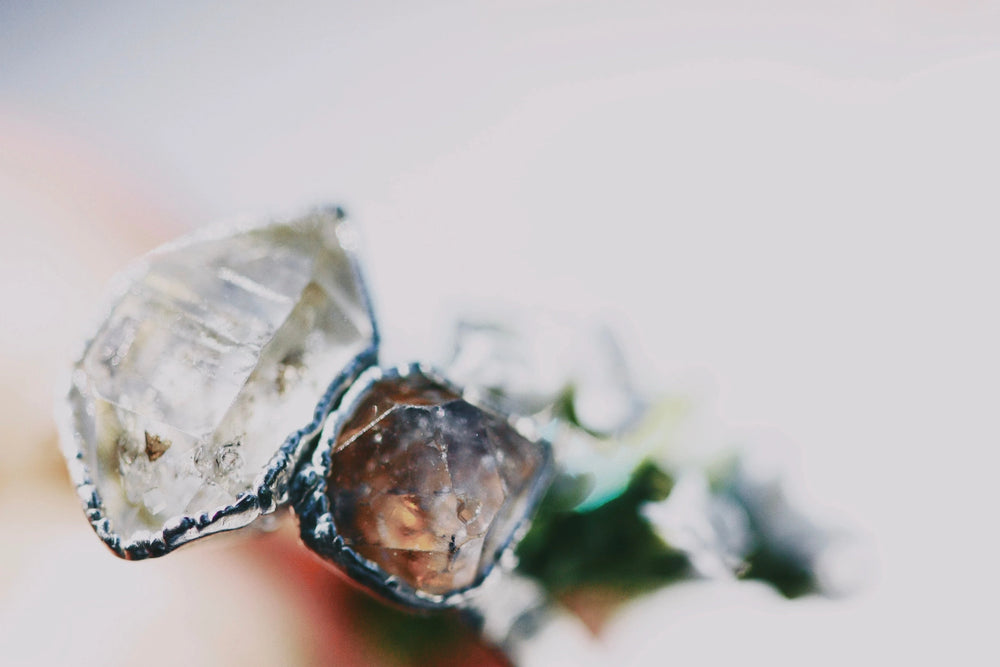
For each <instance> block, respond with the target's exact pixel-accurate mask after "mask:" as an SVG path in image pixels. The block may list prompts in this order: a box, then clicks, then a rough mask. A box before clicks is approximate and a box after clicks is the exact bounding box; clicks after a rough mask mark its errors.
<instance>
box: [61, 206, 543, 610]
mask: <svg viewBox="0 0 1000 667" xmlns="http://www.w3.org/2000/svg"><path fill="white" fill-rule="evenodd" d="M378 349H379V335H378V327H377V325H376V320H375V316H374V311H373V308H372V303H371V300H370V298H369V294H368V290H367V288H366V285H365V281H364V278H363V275H362V271H361V266H360V263H359V260H358V257H357V240H356V234H355V230H354V229H353V228H352V227H351V224H350V222H349V221H348V220H346V219H345V216H344V214H343V211H342V210H341V209H339V208H336V207H334V208H323V209H317V210H313V211H311V212H309V213H307V214H305V215H302V216H298V217H293V218H289V219H281V220H274V221H269V222H266V223H264V224H252V223H251V224H243V223H237V224H232V225H227V226H223V227H219V228H212V229H208V230H206V231H202V232H197V233H194V234H192V235H190V236H188V237H186V238H184V239H181V240H179V241H177V242H174V243H170V244H168V245H166V246H163V247H161V248H159V249H157V250H155V251H153V252H152V253H150V254H148V255H147V256H145V257H144V258H142V259H140V260H138V261H137V262H136V263H134V264H133V265H132V266H131V267H130V268H129V269H127V270H126V271H125V272H124V273H123V274H122V275H121V276H119V277H118V278H117V279H116V281H115V282H114V284H113V287H112V289H111V290H110V292H109V296H108V299H107V304H106V306H105V307H104V308H103V309H102V311H101V313H100V316H99V318H98V320H97V322H96V323H95V325H94V326H93V327H92V328H91V330H90V332H89V335H88V336H87V337H86V340H85V342H84V344H83V345H82V347H81V348H80V350H79V353H78V355H77V357H76V360H75V362H74V364H73V366H72V370H71V373H70V378H69V380H68V382H67V388H66V392H65V400H63V401H61V405H60V408H59V409H60V412H61V415H60V416H61V420H60V421H61V428H62V437H61V442H62V446H63V450H64V453H65V455H66V459H67V462H68V465H69V469H70V472H71V474H72V478H73V480H74V482H75V484H76V486H77V490H78V493H79V495H80V498H81V500H82V502H83V505H84V508H85V512H86V515H87V518H88V519H89V520H90V523H91V525H92V526H93V528H94V530H95V531H96V533H97V535H98V537H100V538H101V539H102V540H103V541H104V543H105V544H106V545H107V546H108V547H109V548H110V549H111V550H112V551H113V552H114V553H116V554H117V555H118V556H121V557H122V558H126V559H129V560H136V559H143V558H149V557H158V556H162V555H165V554H167V553H169V552H171V551H173V550H174V549H176V548H177V547H180V546H182V545H184V544H187V543H188V542H192V541H195V540H198V539H200V538H202V537H204V536H207V535H210V534H213V533H217V532H222V531H230V530H234V529H238V528H242V527H244V526H247V525H249V524H251V523H253V522H254V521H256V520H257V519H258V518H259V517H261V516H262V515H266V514H269V513H272V512H274V511H275V510H276V509H277V508H279V507H282V506H292V507H293V508H294V510H295V512H296V513H297V514H298V518H299V522H300V528H301V535H302V538H303V541H304V542H305V544H306V545H307V546H308V547H309V548H310V549H312V550H313V551H314V552H316V553H317V554H318V555H319V556H320V557H322V558H323V559H325V560H327V561H328V562H330V563H331V564H332V565H334V566H335V567H337V568H338V569H340V570H341V571H342V572H343V573H345V574H346V575H347V576H349V577H350V578H351V579H352V580H354V581H355V582H357V583H359V584H361V585H363V586H365V587H367V588H368V589H369V590H370V591H372V592H374V593H376V594H377V595H379V596H382V597H384V598H388V599H390V600H391V601H393V602H396V603H398V604H401V605H404V606H407V607H410V608H413V609H433V608H442V607H455V606H460V605H463V604H464V603H465V602H466V596H467V595H468V594H469V592H470V591H474V590H476V589H477V587H479V586H480V585H481V584H482V583H483V582H484V581H485V580H486V579H487V578H488V577H489V576H490V574H491V572H492V571H494V570H495V566H496V564H497V563H498V562H500V561H501V560H502V558H503V556H504V554H505V553H509V552H510V550H511V549H512V548H513V546H514V545H515V543H516V542H517V539H518V537H519V535H521V534H522V533H523V530H524V528H525V526H526V524H527V522H528V521H529V519H530V517H531V515H532V512H533V509H534V507H535V505H536V504H537V502H538V501H539V499H540V497H541V495H542V493H543V492H544V490H545V487H546V484H547V482H548V480H549V479H550V478H551V474H552V468H553V464H552V456H551V451H550V447H549V445H548V444H547V443H546V442H545V441H544V440H542V439H540V438H539V437H538V436H537V434H536V433H532V432H531V429H530V425H526V424H525V422H524V420H520V421H518V420H515V419H513V418H511V417H510V416H509V415H505V414H503V413H502V412H500V411H498V410H497V409H496V408H495V406H489V405H485V404H482V403H481V402H480V401H478V400H476V399H474V398H473V397H472V396H470V395H468V393H467V392H463V390H462V389H461V388H460V387H458V386H455V385H454V384H452V383H451V382H449V381H448V380H447V379H446V378H444V377H442V376H441V375H440V374H439V373H436V372H435V371H433V370H431V369H429V368H427V367H425V366H422V365H418V364H413V365H409V366H404V367H399V368H382V367H380V366H379V363H378Z"/></svg>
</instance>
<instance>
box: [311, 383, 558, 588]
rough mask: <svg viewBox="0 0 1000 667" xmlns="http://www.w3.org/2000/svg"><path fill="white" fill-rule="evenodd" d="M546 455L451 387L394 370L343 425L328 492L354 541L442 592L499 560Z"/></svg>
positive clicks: (386, 565) (381, 562) (389, 567)
mask: <svg viewBox="0 0 1000 667" xmlns="http://www.w3.org/2000/svg"><path fill="white" fill-rule="evenodd" d="M544 461H545V453H544V451H543V450H542V448H541V447H540V446H539V445H536V444H535V443H532V442H530V441H528V440H526V439H525V438H523V437H522V436H521V435H519V434H518V433H517V432H516V431H515V430H514V429H513V428H512V427H511V426H510V425H509V424H508V423H507V422H506V421H504V420H503V419H501V418H499V417H497V416H495V415H493V414H490V413H487V412H485V411H483V410H481V409H479V408H477V407H475V406H473V405H471V404H470V403H467V402H466V401H463V400H462V399H461V398H459V397H458V396H457V395H456V394H455V393H453V392H452V391H450V390H449V389H447V388H445V387H443V386H441V385H439V384H436V383H434V382H432V381H430V380H428V379H426V378H424V377H420V376H410V377H405V378H400V379H386V380H382V381H379V382H377V383H375V384H374V385H373V386H372V387H371V389H370V390H369V391H368V392H367V394H366V396H365V397H364V398H363V399H362V400H361V402H360V403H359V404H358V406H357V408H356V409H355V411H354V415H353V416H352V417H351V418H350V419H349V420H348V421H347V422H346V423H345V424H344V426H343V428H342V429H341V431H340V433H339V435H338V437H337V440H336V443H335V445H334V447H333V451H332V454H331V464H330V477H329V480H328V481H329V484H328V486H327V489H328V491H327V493H328V494H329V497H330V501H331V506H332V512H333V518H334V524H335V525H336V527H337V532H338V533H339V534H340V535H341V536H342V537H343V539H344V541H345V543H346V544H347V545H348V546H349V547H351V548H352V549H353V550H354V551H355V552H356V553H358V554H360V555H361V556H363V557H364V558H366V559H368V560H369V561H371V562H373V563H375V564H376V565H378V566H379V567H381V568H382V569H383V570H385V571H386V572H387V573H389V574H391V575H395V576H397V577H399V578H400V579H401V580H403V581H405V582H406V583H408V584H410V586H412V587H413V588H414V589H416V590H419V591H423V592H426V593H432V594H438V595H441V594H447V593H450V592H452V591H457V590H460V589H463V588H467V587H469V586H471V585H473V584H475V583H476V582H477V580H478V579H479V578H480V577H481V576H482V575H484V574H485V573H486V572H487V571H488V570H489V569H490V567H491V566H492V565H493V563H494V562H495V559H496V557H497V555H498V554H499V552H500V551H501V550H502V549H503V548H504V547H505V546H506V545H507V544H508V543H509V542H510V539H511V537H512V535H513V533H514V531H515V529H516V528H517V526H518V525H519V524H520V523H521V520H522V519H523V518H524V516H525V514H526V513H527V512H528V511H529V509H530V504H531V502H532V501H533V500H534V496H535V495H536V494H535V493H534V492H535V490H536V489H535V487H536V486H537V484H536V481H537V480H538V478H539V476H540V474H541V472H542V469H543V464H544Z"/></svg>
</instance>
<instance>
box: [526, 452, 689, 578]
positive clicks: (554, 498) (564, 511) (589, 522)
mask: <svg viewBox="0 0 1000 667" xmlns="http://www.w3.org/2000/svg"><path fill="white" fill-rule="evenodd" d="M672 486H673V480H671V479H670V477H669V476H668V475H667V474H666V473H664V472H663V471H662V470H660V469H659V468H658V467H656V466H655V465H653V464H652V463H644V464H643V465H641V466H639V467H638V468H637V469H636V471H635V472H634V473H633V475H632V479H631V481H630V482H629V485H628V487H627V488H626V489H625V491H624V492H623V493H622V494H621V495H620V496H618V497H616V498H614V499H612V500H610V501H608V502H607V503H605V504H603V505H601V506H599V507H596V508H594V509H591V510H589V511H586V512H575V511H573V507H574V506H575V505H576V504H577V503H578V502H579V500H580V499H581V498H582V497H584V496H585V495H586V493H585V491H586V481H585V480H581V479H574V478H568V477H562V478H559V479H558V480H557V481H556V482H555V483H554V484H553V485H552V487H551V488H550V490H549V492H548V494H547V495H546V497H545V498H544V499H543V501H542V504H541V507H540V508H539V511H538V513H537V514H536V516H535V519H534V522H533V524H532V528H531V531H530V532H529V533H528V535H527V536H526V537H525V538H524V540H523V541H522V542H521V543H520V545H519V546H518V548H517V555H518V560H519V565H518V569H519V571H520V572H522V573H523V574H526V575H528V576H531V577H534V578H535V579H537V580H539V581H540V582H541V583H542V584H543V585H544V586H545V587H546V588H547V589H548V590H549V591H550V592H551V593H555V594H558V593H561V592H566V591H569V590H572V589H575V588H581V587H585V586H589V585H601V586H613V587H618V588H620V589H622V591H623V592H624V593H638V592H642V591H648V590H652V589H654V588H657V587H659V586H662V585H664V584H667V583H669V582H671V581H674V580H676V579H678V578H680V577H682V576H684V575H685V574H686V573H687V571H688V561H687V558H686V557H685V556H684V555H683V554H682V553H681V552H679V551H676V550H674V549H671V548H670V547H669V546H668V545H667V544H665V543H664V542H663V540H662V539H660V537H659V536H658V535H657V534H656V532H655V531H654V530H653V528H652V527H651V526H650V525H649V523H648V522H647V521H646V519H645V518H644V517H643V516H642V514H641V512H640V509H641V507H642V505H643V504H645V503H647V502H651V501H657V500H663V499H664V498H666V497H667V495H668V494H669V493H670V489H671V487H672Z"/></svg>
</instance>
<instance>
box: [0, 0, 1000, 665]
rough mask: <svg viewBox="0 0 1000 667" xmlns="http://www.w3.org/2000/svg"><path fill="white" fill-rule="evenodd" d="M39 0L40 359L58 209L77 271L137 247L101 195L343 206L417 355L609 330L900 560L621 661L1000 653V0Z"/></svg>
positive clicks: (749, 608) (15, 288) (647, 610)
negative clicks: (103, 252)
mask: <svg viewBox="0 0 1000 667" xmlns="http://www.w3.org/2000/svg"><path fill="white" fill-rule="evenodd" d="M18 4H19V5H20V6H17V5H16V4H15V3H0V129H2V130H3V132H0V136H2V137H4V138H5V139H6V141H7V142H8V144H7V146H6V147H4V146H3V145H0V167H2V168H0V174H2V177H3V180H0V205H2V207H0V212H2V213H3V219H0V232H2V234H3V236H2V240H3V246H4V247H3V248H2V249H0V258H2V266H3V269H2V271H3V275H2V277H3V283H4V284H3V287H2V288H0V289H2V292H0V294H2V295H3V298H4V305H5V307H6V309H7V310H8V312H10V311H11V310H13V313H14V316H12V317H11V318H10V320H9V321H8V324H7V325H5V326H4V343H5V344H7V345H11V344H18V345H23V346H25V350H26V352H25V354H26V355H28V356H27V357H25V358H27V359H33V358H35V357H37V358H42V357H44V356H48V355H50V352H51V350H50V347H51V346H52V345H53V344H55V342H60V344H61V342H62V341H61V337H60V335H57V334H55V333H53V326H54V324H55V323H56V322H57V321H59V320H61V319H62V318H68V316H67V315H66V313H67V312H69V313H71V314H72V315H73V317H76V316H77V315H79V314H80V313H79V312H77V311H79V310H81V308H82V307H80V306H78V305H77V304H76V303H72V304H68V305H67V306H66V308H65V309H63V310H62V311H60V313H56V311H55V310H54V309H53V308H51V305H50V304H45V303H44V302H40V301H39V299H44V289H45V288H44V285H45V284H46V280H48V279H49V278H48V277H47V275H48V273H49V272H50V270H52V267H50V266H48V265H46V264H45V262H46V261H48V260H46V259H41V260H36V259H35V257H36V255H31V253H32V252H35V251H37V250H38V248H36V247H35V245H34V244H37V243H40V242H39V241H38V240H37V237H36V236H35V233H36V231H37V230H38V229H44V228H45V225H46V224H48V222H49V218H47V215H49V213H47V212H50V211H51V210H52V209H53V208H55V209H58V214H59V215H60V216H61V217H62V219H67V218H69V219H73V212H72V211H67V210H66V207H68V206H69V204H60V203H59V202H66V201H68V202H74V205H75V206H79V207H80V208H78V209H77V210H78V211H79V217H78V225H77V228H76V231H75V232H74V235H75V236H74V238H77V237H79V238H78V242H79V244H80V245H79V246H78V248H79V250H78V251H77V252H78V253H83V252H85V249H86V248H88V247H90V246H100V245H104V244H106V243H111V244H113V243H116V242H117V241H115V240H114V238H105V237H101V238H97V239H94V238H92V235H90V234H89V233H88V229H91V228H92V220H94V219H97V218H99V217H100V215H101V211H102V210H103V209H102V208H101V206H102V204H100V202H98V201H97V195H94V196H93V197H91V196H90V195H89V194H88V193H89V192H90V190H88V188H90V187H94V190H95V191H97V190H100V189H101V188H103V189H104V190H112V191H113V192H114V193H115V196H117V197H118V198H119V199H120V200H121V201H124V202H126V204H125V205H120V206H118V207H117V209H116V210H125V211H128V212H132V213H133V214H134V218H132V219H123V220H117V221H116V222H115V223H114V224H116V225H118V226H119V229H120V230H121V233H122V234H124V235H127V234H128V233H129V232H128V228H129V227H130V226H147V227H149V228H150V230H152V231H150V232H149V234H150V235H152V236H156V235H157V234H160V235H162V236H169V235H171V234H169V233H166V232H161V231H159V230H161V229H162V228H163V225H164V221H166V224H167V225H168V226H169V225H176V226H177V227H184V226H191V225H197V224H203V223H207V222H212V221H215V220H217V219H219V218H225V217H229V216H233V215H236V214H243V213H250V214H257V215H259V214H261V213H266V212H271V211H288V210H296V209H299V208H301V207H303V206H305V205H310V204H313V203H317V202H326V201H336V202H341V203H344V204H345V205H346V206H347V207H348V209H349V211H350V213H351V214H352V217H354V218H355V219H356V220H358V221H359V222H360V223H361V224H362V226H363V233H364V238H365V246H366V249H367V252H366V256H367V260H368V265H369V273H370V275H371V279H372V283H373V290H374V292H375V294H376V299H377V307H378V310H379V312H380V314H381V316H382V319H383V321H384V328H385V331H386V338H387V340H386V343H387V345H388V346H389V349H390V350H392V354H393V355H394V356H398V357H401V358H402V357H414V356H415V357H420V356H426V355H428V354H431V353H436V352H437V351H438V347H436V346H437V345H438V344H439V341H437V340H435V339H434V334H435V333H436V332H439V331H441V325H440V321H441V318H442V317H444V316H447V313H449V312H450V309H453V308H455V307H458V306H460V305H461V304H463V303H465V304H468V303H473V304H482V303H486V302H498V303H502V304H506V305H510V304H528V305H550V306H554V307H557V308H559V309H561V310H565V311H569V312H572V313H581V314H583V315H586V316H595V317H601V318H605V319H610V320H612V321H613V322H614V323H615V324H616V327H617V328H618V329H619V330H620V331H621V333H622V334H623V335H624V336H625V339H626V340H627V341H628V342H629V347H630V351H631V352H632V357H633V358H634V359H636V360H638V361H639V362H641V363H642V364H643V366H644V367H645V369H646V370H645V376H646V377H647V380H648V379H649V378H653V380H652V381H654V382H660V383H661V384H662V385H663V386H666V387H672V386H673V387H684V388H687V389H691V388H693V389H692V390H694V391H696V395H697V396H698V400H699V401H701V402H702V404H703V405H704V406H706V407H705V410H706V412H708V413H709V414H710V417H709V419H710V420H711V421H713V422H714V423H718V424H722V425H724V427H725V428H726V429H728V432H729V433H731V434H732V437H733V438H734V439H740V438H743V437H748V438H764V439H772V440H780V441H787V442H791V443H793V444H794V446H795V451H796V452H797V457H796V462H797V463H796V466H795V467H796V468H797V470H798V471H799V474H800V475H801V476H802V479H803V480H804V483H805V487H806V488H807V489H808V490H809V492H810V494H811V495H812V496H813V497H814V499H815V500H816V501H817V502H818V503H819V505H820V506H821V507H823V508H824V509H825V510H827V511H829V512H830V513H831V514H832V515H835V516H846V517H848V518H850V519H851V520H853V521H854V522H856V523H857V524H858V525H860V526H861V527H862V528H863V530H864V531H866V532H867V533H868V534H870V535H871V536H872V538H873V540H874V543H875V544H876V545H877V551H878V568H877V569H878V572H879V574H878V577H877V583H876V584H875V585H874V587H873V588H872V589H871V590H870V591H869V592H868V593H867V594H864V595H862V596H860V597H858V598H854V599H851V600H847V601H843V602H837V603H830V602H826V601H819V600H811V601H805V602H795V603H785V602H783V601H780V600H777V599H775V598H773V597H772V596H771V595H770V594H769V593H768V592H767V591H765V590H763V589H759V588H756V587H754V586H752V585H749V584H748V585H746V586H742V587H731V586H726V585H720V586H709V587H706V586H691V587H684V588H671V589H668V591H667V592H666V593H664V594H661V595H656V596H652V597H649V598H646V599H644V600H643V601H641V602H640V603H639V604H638V605H636V606H634V607H632V608H630V609H629V610H627V611H626V612H625V614H624V615H623V616H622V617H621V618H620V619H618V621H616V622H615V624H613V625H612V627H611V628H609V631H608V633H607V636H606V638H605V645H604V646H603V647H602V648H600V649H595V650H600V651H604V652H603V653H600V654H599V655H600V658H599V661H609V660H611V659H612V657H613V659H614V660H615V661H617V662H619V663H621V664H633V663H634V664H656V663H658V662H660V661H661V660H662V662H663V663H667V662H680V663H681V664H722V662H723V661H733V662H735V661H737V660H739V661H740V662H748V663H750V664H764V663H765V662H771V663H773V664H781V665H799V664H831V665H841V664H847V663H849V662H851V663H854V664H877V663H886V662H891V663H893V664H901V663H903V662H909V663H912V664H946V663H947V664H963V665H964V664H996V662H995V661H996V660H997V651H996V641H995V639H994V638H992V635H993V633H994V632H995V625H996V623H995V621H996V611H995V605H996V599H997V598H996V596H997V592H998V588H997V577H996V574H995V570H996V566H995V559H996V556H997V553H998V552H997V539H996V535H995V531H996V528H997V521H996V518H995V514H994V511H995V509H996V507H997V502H996V494H995V493H994V491H993V487H994V485H995V483H996V465H997V463H998V456H997V453H996V451H997V446H998V445H1000V438H998V430H1000V429H998V428H997V419H996V414H997V412H996V410H997V408H996V406H997V404H998V398H1000V381H998V377H1000V354H998V352H997V342H998V340H1000V318H998V313H997V286H998V279H1000V269H998V262H997V254H998V239H1000V235H998V234H997V232H996V228H997V225H998V223H1000V190H998V177H1000V157H998V156H1000V130H998V121H997V119H998V118H1000V94H998V85H1000V45H998V35H1000V20H998V13H997V11H995V10H994V9H993V8H992V7H991V6H990V3H974V2H943V1H938V2H935V1H932V0H925V1H924V2H916V3H912V2H886V1H882V2H854V1H841V2H830V3H822V4H818V5H814V6H810V7H807V6H805V4H804V3H799V2H777V1H771V2H762V3H741V2H735V1H723V0H717V1H710V2H691V3H677V2H666V3H639V2H615V3H597V2H569V1H561V0H547V1H541V2H525V1H511V2H489V3H434V4H420V5H419V6H418V3H401V2H400V3H388V2H368V3H330V4H327V3H315V4H312V3H300V4H299V5H297V6H296V5H295V4H294V3H280V4H279V3H274V4H273V5H271V6H264V5H263V3H260V6H256V5H257V4H258V3H241V4H240V5H239V7H238V8H237V6H236V5H233V6H231V7H229V8H220V7H217V6H214V5H212V6H209V5H207V4H206V3H171V5H169V6H168V5H164V6H163V7H161V8H159V9H156V10H153V9H138V8H136V7H135V6H133V5H134V3H121V4H119V5H117V6H114V5H113V4H112V3H104V5H103V6H102V7H101V8H95V7H91V6H89V5H90V4H91V3H72V2H71V3H59V4H57V3H49V2H38V3H18ZM53 146H57V147H58V149H57V148H53ZM36 147H40V148H38V149H37V150H36ZM67 147H69V148H67ZM46 150H50V151H55V152H57V153H58V154H59V155H61V156H62V157H61V158H60V159H59V160H57V161H56V162H58V164H59V165H60V166H61V168H63V169H65V171H66V172H72V171H74V170H76V171H77V172H82V173H84V174H85V175H86V176H85V177H84V178H82V179H81V178H76V179H75V180H74V183H76V184H77V185H75V186H74V187H77V188H79V191H74V192H72V193H70V194H67V193H66V192H64V191H61V190H60V184H61V183H63V182H64V181H65V180H68V177H66V176H65V174H61V172H60V173H54V172H52V171H50V170H47V169H48V167H45V168H43V167H38V166H37V165H38V164H41V163H42V162H36V160H38V161H42V160H43V158H44V155H43V153H44V152H45V151H46ZM3 154H5V155H6V157H3ZM40 155H41V157H39V156H40ZM52 163H53V162H52V161H51V160H50V161H49V162H47V163H45V164H47V165H49V166H51V164H52ZM88 179H89V180H88ZM95 184H96V185H95ZM38 202H43V205H39V204H38ZM53 202H55V203H53ZM59 206H63V208H62V209H59ZM151 220H155V222H150V221H151ZM32 230H36V231H32ZM95 233H96V232H95ZM101 233H102V234H103V233H105V232H101ZM76 242H77V241H74V243H76ZM41 243H44V241H42V242H41ZM37 257H42V258H44V257H49V256H48V255H46V254H45V251H44V249H43V250H42V251H38V254H37ZM73 257H75V255H72V254H71V255H67V257H64V258H63V259H66V261H77V260H73V259H72V258H73ZM50 259H51V258H50ZM26 264H28V265H26ZM112 268H114V267H108V269H109V270H110V269H112ZM25 275H32V276H35V287H26V286H25V282H26V281H25V279H24V276H25ZM38 285H41V286H42V287H38ZM32 289H35V290H41V293H40V294H41V296H39V293H36V292H30V290H32ZM25 294H29V295H30V298H29V297H28V296H24V295H25ZM80 299H81V302H82V303H85V304H86V303H93V302H94V299H93V298H92V297H91V296H88V295H86V294H81V295H80ZM456 304H457V305H458V306H457V305H456ZM81 312H82V311H81ZM68 319H72V318H68ZM32 345H34V347H32ZM32 355H35V356H34V357H33V356H32ZM45 400H47V397H46V399H45ZM544 648H545V647H540V648H539V650H540V651H541V650H543V649H544ZM563 650H568V649H566V647H557V649H556V652H555V653H554V655H555V656H556V657H559V656H563V657H566V655H568V654H566V653H560V652H559V651H563ZM594 655H598V654H597V653H594V654H592V655H591V657H592V658H593V656H594ZM657 656H659V658H658V657H657Z"/></svg>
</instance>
